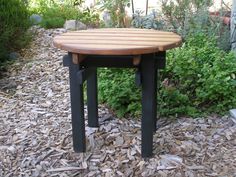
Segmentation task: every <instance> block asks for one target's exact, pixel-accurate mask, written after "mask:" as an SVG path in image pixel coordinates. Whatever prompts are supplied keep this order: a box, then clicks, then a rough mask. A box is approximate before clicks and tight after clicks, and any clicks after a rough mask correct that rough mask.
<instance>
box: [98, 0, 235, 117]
mask: <svg viewBox="0 0 236 177" xmlns="http://www.w3.org/2000/svg"><path fill="white" fill-rule="evenodd" d="M210 5H211V2H210V1H201V0H197V1H188V0H181V1H178V3H177V4H174V3H172V1H171V3H169V4H168V3H166V1H164V2H163V6H162V10H163V12H164V14H165V16H164V17H160V15H159V16H158V13H154V12H152V13H151V14H150V15H148V16H142V15H141V14H140V12H138V13H136V14H134V18H133V22H132V24H133V26H134V27H138V28H154V29H164V30H173V31H174V32H177V33H179V34H180V35H181V36H182V37H183V41H184V43H183V46H182V47H180V48H178V49H174V50H171V51H168V52H167V68H166V69H165V70H163V71H160V72H159V78H160V80H161V81H160V83H159V84H158V87H159V93H158V110H159V111H158V112H159V113H160V114H161V115H162V116H181V115H188V116H199V115H203V114H209V113H219V114H224V113H225V112H226V111H228V109H232V108H234V107H236V92H235V90H236V79H235V75H236V58H235V55H234V54H233V53H230V52H229V46H230V43H229V34H230V31H229V28H228V27H227V26H224V25H223V24H222V21H220V17H219V18H218V17H212V16H210V14H209V11H208V8H209V6H210ZM183 8H187V9H188V10H187V11H184V10H183ZM170 12H171V13H170ZM172 12H174V13H172ZM99 78H100V83H99V89H100V100H101V101H102V102H105V103H107V104H108V105H109V106H110V107H111V108H113V109H114V110H116V113H117V114H118V115H119V116H124V115H125V114H126V113H129V114H131V115H136V116H137V115H140V113H141V105H140V100H141V92H140V89H139V88H137V87H136V86H135V84H134V71H130V70H122V69H102V70H100V72H99Z"/></svg>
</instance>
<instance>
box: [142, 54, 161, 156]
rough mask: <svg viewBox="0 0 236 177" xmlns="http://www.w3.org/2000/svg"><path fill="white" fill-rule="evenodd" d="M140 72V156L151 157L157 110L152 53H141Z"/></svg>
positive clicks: (155, 77) (155, 73)
mask: <svg viewBox="0 0 236 177" xmlns="http://www.w3.org/2000/svg"><path fill="white" fill-rule="evenodd" d="M141 72H142V73H141V74H142V125H141V129H142V157H151V156H152V150H153V130H156V111H157V108H156V106H157V103H156V96H157V91H156V89H157V70H156V60H155V58H154V56H153V55H152V54H148V55H143V56H142V61H141Z"/></svg>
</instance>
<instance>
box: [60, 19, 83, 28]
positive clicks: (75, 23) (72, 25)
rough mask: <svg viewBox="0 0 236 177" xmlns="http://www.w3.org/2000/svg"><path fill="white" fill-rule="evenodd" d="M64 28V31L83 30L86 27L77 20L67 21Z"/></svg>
mask: <svg viewBox="0 0 236 177" xmlns="http://www.w3.org/2000/svg"><path fill="white" fill-rule="evenodd" d="M64 28H65V29H66V30H85V29H86V28H87V26H86V25H85V24H83V23H82V22H80V21H78V20H67V21H66V22H65V24H64Z"/></svg>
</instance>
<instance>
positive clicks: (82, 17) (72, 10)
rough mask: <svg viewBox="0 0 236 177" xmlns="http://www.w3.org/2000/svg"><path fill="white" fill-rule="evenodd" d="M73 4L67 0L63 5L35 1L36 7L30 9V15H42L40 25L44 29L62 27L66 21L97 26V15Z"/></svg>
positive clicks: (55, 2)
mask: <svg viewBox="0 0 236 177" xmlns="http://www.w3.org/2000/svg"><path fill="white" fill-rule="evenodd" d="M81 3H82V2H81ZM75 4H76V1H74V2H73V1H68V0H67V1H65V2H63V3H60V2H57V1H44V0H37V5H36V7H31V13H32V14H33V13H39V14H41V15H42V17H43V20H42V22H41V24H40V25H41V26H42V27H44V28H60V27H63V25H64V23H65V21H66V20H79V21H81V22H83V23H85V24H86V25H88V26H98V25H99V15H98V13H97V12H96V11H95V10H93V9H89V8H86V9H81V8H79V7H78V6H77V5H75ZM78 5H80V3H79V4H78Z"/></svg>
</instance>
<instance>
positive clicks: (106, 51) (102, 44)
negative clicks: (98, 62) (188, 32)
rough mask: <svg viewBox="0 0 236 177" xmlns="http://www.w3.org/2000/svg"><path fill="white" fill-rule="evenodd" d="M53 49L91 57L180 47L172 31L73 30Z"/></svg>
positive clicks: (130, 29) (179, 40)
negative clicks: (56, 48)
mask: <svg viewBox="0 0 236 177" xmlns="http://www.w3.org/2000/svg"><path fill="white" fill-rule="evenodd" d="M53 43H54V46H55V47H58V48H60V49H62V50H66V51H68V52H72V53H77V54H90V55H91V54H92V55H141V54H147V53H155V52H158V51H166V50H168V49H171V48H175V47H178V46H180V45H181V43H182V39H181V37H180V36H179V35H177V34H175V33H172V32H165V31H157V30H152V29H138V28H102V29H89V30H81V31H71V32H67V33H64V34H62V35H59V36H56V37H55V38H54V41H53Z"/></svg>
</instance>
